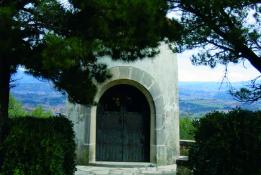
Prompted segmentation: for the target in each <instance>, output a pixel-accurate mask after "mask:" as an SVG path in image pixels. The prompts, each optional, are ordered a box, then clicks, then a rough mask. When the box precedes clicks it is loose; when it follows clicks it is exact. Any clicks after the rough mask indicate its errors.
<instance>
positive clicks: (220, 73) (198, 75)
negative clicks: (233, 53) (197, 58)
mask: <svg viewBox="0 0 261 175" xmlns="http://www.w3.org/2000/svg"><path fill="white" fill-rule="evenodd" d="M193 53H195V52H194V51H186V52H184V53H182V54H177V57H178V68H179V81H183V82H188V81H200V82H221V81H222V79H223V78H224V75H225V66H224V65H217V66H216V67H215V68H213V69H211V68H210V67H208V66H194V65H192V63H191V61H190V57H191V55H192V54H193ZM258 76H260V73H259V72H258V71H257V70H256V69H255V68H254V67H253V66H252V65H251V64H250V63H249V62H248V61H245V62H244V64H243V63H239V64H233V63H230V64H229V65H228V71H227V79H226V80H228V81H230V82H240V81H249V80H252V79H254V78H256V77H258Z"/></svg>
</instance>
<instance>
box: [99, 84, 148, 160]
mask: <svg viewBox="0 0 261 175" xmlns="http://www.w3.org/2000/svg"><path fill="white" fill-rule="evenodd" d="M97 110H98V112H97V123H96V126H97V127H96V128H97V130H96V160H97V161H117V162H148V161H149V153H150V111H149V105H148V103H147V100H146V98H145V96H144V95H143V94H142V93H141V92H140V91H139V90H138V89H136V88H134V87H132V86H129V85H118V86H115V87H112V88H110V89H109V90H108V91H107V92H106V93H105V94H104V95H103V97H102V98H101V100H100V102H99V104H98V108H97Z"/></svg>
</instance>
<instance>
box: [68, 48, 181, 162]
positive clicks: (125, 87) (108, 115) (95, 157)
mask: <svg viewBox="0 0 261 175" xmlns="http://www.w3.org/2000/svg"><path fill="white" fill-rule="evenodd" d="M159 48H160V54H158V55H157V56H155V57H154V58H144V59H142V60H137V61H135V62H123V61H113V60H112V59H111V58H109V57H104V58H103V59H101V62H102V63H105V64H107V66H108V71H110V73H111V75H112V77H111V78H110V79H108V80H106V81H105V82H104V83H102V84H98V85H97V86H98V91H97V93H96V95H95V103H94V104H95V105H91V106H85V105H79V104H70V103H68V105H67V116H68V117H69V118H70V120H72V121H73V124H74V131H75V137H76V143H77V150H76V153H77V160H78V163H79V164H82V165H86V164H90V163H91V164H95V163H98V162H121V163H123V164H124V162H136V163H137V162H138V163H139V162H140V163H150V164H154V165H170V164H175V161H176V159H177V158H178V157H179V99H178V67H177V57H176V55H175V54H174V53H173V52H172V51H171V50H169V48H168V46H167V45H164V44H162V45H161V46H160V47H159Z"/></svg>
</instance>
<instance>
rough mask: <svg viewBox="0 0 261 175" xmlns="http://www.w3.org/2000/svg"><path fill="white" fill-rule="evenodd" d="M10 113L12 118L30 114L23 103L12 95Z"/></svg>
mask: <svg viewBox="0 0 261 175" xmlns="http://www.w3.org/2000/svg"><path fill="white" fill-rule="evenodd" d="M8 113H9V116H10V117H11V118H13V117H25V116H28V112H27V111H26V110H25V109H24V108H23V105H22V103H20V102H19V101H17V100H16V99H15V98H14V96H12V95H10V97H9V109H8Z"/></svg>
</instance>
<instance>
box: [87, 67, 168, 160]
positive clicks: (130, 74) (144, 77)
mask: <svg viewBox="0 0 261 175" xmlns="http://www.w3.org/2000/svg"><path fill="white" fill-rule="evenodd" d="M108 71H109V72H110V73H111V75H112V77H111V78H110V79H108V80H107V81H105V82H104V83H102V84H99V85H97V86H98V91H97V93H96V95H95V98H94V101H95V103H96V104H97V103H98V102H99V99H100V98H101V97H102V95H103V94H104V93H105V92H106V91H107V90H108V89H109V88H111V87H113V86H115V85H120V84H127V85H131V86H134V87H136V88H137V89H138V90H140V91H141V92H142V93H143V94H144V96H145V97H146V99H147V101H148V103H149V106H150V111H151V115H150V117H151V124H150V125H151V130H150V134H151V136H150V138H151V140H150V162H152V163H156V161H157V160H156V159H157V158H156V157H157V145H161V144H162V143H160V142H161V141H160V139H157V136H158V135H159V133H158V130H161V129H162V128H163V127H164V126H163V122H164V121H163V120H164V118H163V111H164V109H163V108H164V102H163V97H162V94H161V91H160V88H159V85H158V84H157V82H156V81H155V80H154V79H153V77H152V76H151V75H149V74H148V73H146V72H145V71H143V70H141V69H138V68H135V67H131V66H118V67H112V68H110V69H109V70H108ZM96 113H97V106H96V105H94V106H92V107H91V121H90V143H89V162H90V163H95V161H96V158H95V155H96Z"/></svg>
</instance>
